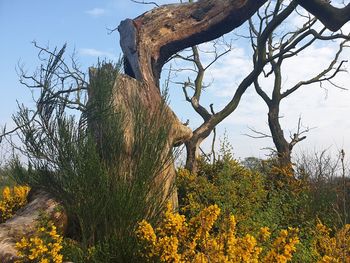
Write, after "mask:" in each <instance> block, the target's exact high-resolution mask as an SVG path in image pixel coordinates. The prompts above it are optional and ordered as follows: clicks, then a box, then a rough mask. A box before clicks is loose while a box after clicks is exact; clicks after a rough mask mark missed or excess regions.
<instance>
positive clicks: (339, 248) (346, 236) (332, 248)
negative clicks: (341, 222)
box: [313, 221, 350, 263]
mask: <svg viewBox="0 0 350 263" xmlns="http://www.w3.org/2000/svg"><path fill="white" fill-rule="evenodd" d="M331 234H332V233H331V229H330V228H328V227H327V226H325V225H324V224H322V223H321V222H320V221H319V222H318V224H317V226H316V231H315V238H314V241H313V251H314V253H315V254H316V257H317V258H318V262H322V263H326V262H350V224H346V225H345V226H344V227H343V228H342V229H340V230H339V231H338V232H336V233H335V234H334V236H332V235H331Z"/></svg>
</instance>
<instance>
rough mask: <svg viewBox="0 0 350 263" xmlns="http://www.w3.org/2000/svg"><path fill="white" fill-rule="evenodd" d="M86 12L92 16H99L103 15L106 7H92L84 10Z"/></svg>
mask: <svg viewBox="0 0 350 263" xmlns="http://www.w3.org/2000/svg"><path fill="white" fill-rule="evenodd" d="M85 13H86V14H88V15H90V16H93V17H99V16H103V15H105V14H106V13H107V11H106V9H104V8H97V7H95V8H93V9H90V10H87V11H85Z"/></svg>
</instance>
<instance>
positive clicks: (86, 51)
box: [79, 48, 117, 60]
mask: <svg viewBox="0 0 350 263" xmlns="http://www.w3.org/2000/svg"><path fill="white" fill-rule="evenodd" d="M79 54H80V55H82V56H89V57H100V58H108V59H114V60H115V59H117V55H116V54H113V53H111V52H107V51H103V50H98V49H94V48H81V49H79Z"/></svg>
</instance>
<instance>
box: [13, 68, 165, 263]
mask: <svg viewBox="0 0 350 263" xmlns="http://www.w3.org/2000/svg"><path fill="white" fill-rule="evenodd" d="M118 74H119V67H118V65H113V64H110V63H105V62H102V63H100V64H99V65H98V67H97V69H95V70H94V76H93V78H92V80H91V83H90V89H91V91H93V92H94V94H93V100H91V101H90V102H89V104H88V105H87V107H86V111H84V112H83V114H82V115H81V117H80V119H79V121H76V118H77V116H70V115H69V114H68V113H69V112H68V113H67V109H66V108H65V105H62V104H59V103H57V104H55V102H54V101H52V100H51V101H44V100H42V101H40V102H39V103H38V104H37V107H38V111H37V113H36V114H37V116H35V120H36V121H35V122H31V121H29V120H30V118H31V116H30V111H29V110H28V109H27V108H25V107H21V108H20V111H19V113H18V114H17V115H16V116H15V117H14V120H15V121H16V124H17V125H18V126H19V127H21V129H20V131H21V139H22V141H23V143H24V146H25V149H24V151H25V152H26V155H27V156H28V159H29V164H30V166H29V169H28V173H22V172H20V169H18V172H17V173H16V179H17V181H18V182H20V183H25V184H28V185H30V186H31V187H32V188H42V189H45V190H46V191H48V192H50V193H51V194H53V195H54V196H55V197H57V199H58V200H60V201H62V203H63V206H64V208H65V209H66V211H67V212H68V216H69V220H70V235H71V236H72V238H74V239H76V240H78V241H79V243H80V244H79V245H70V246H69V248H67V249H66V251H67V255H71V257H74V262H79V261H80V262H87V261H91V262H135V261H137V253H136V252H137V246H136V241H135V237H134V228H135V226H136V224H137V222H138V221H140V220H142V219H147V220H149V221H150V222H154V221H155V219H156V218H157V215H159V214H160V212H161V211H162V208H163V203H164V199H163V191H162V185H163V184H162V183H161V182H160V183H159V184H157V185H155V184H154V181H155V178H156V177H157V176H158V175H159V174H160V172H162V171H163V169H164V165H166V163H167V161H168V158H169V157H170V153H164V149H165V148H166V147H165V145H166V142H167V136H168V129H169V128H168V126H167V124H166V122H165V121H164V116H163V113H164V110H163V108H162V107H163V106H165V105H162V106H160V108H159V109H158V110H159V112H157V111H155V112H152V113H151V112H149V111H148V110H147V109H143V108H141V106H138V105H140V103H139V102H138V101H135V102H134V104H133V105H135V108H134V112H133V115H134V118H135V122H134V125H133V131H132V132H133V134H132V136H133V138H134V142H133V144H132V149H131V152H132V159H130V160H128V159H127V158H126V155H125V147H124V146H125V138H124V131H123V127H124V121H125V120H124V113H123V112H121V111H120V110H119V109H115V108H114V107H113V102H112V98H113V92H117V91H116V90H114V87H115V86H114V84H115V80H116V79H117V76H118ZM131 160H132V161H131ZM128 161H129V162H128ZM17 167H19V166H17ZM75 244H77V243H75ZM89 248H93V250H94V251H95V252H94V253H95V256H93V255H90V256H88V252H87V251H88V249H89ZM72 251H73V252H72ZM74 251H75V252H74ZM79 254H80V256H79ZM72 259H73V258H72Z"/></svg>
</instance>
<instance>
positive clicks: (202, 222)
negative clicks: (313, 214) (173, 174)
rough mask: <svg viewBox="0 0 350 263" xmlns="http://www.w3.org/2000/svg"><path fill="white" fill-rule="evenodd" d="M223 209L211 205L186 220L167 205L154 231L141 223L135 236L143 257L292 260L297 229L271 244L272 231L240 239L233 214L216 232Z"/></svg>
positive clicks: (161, 259) (159, 259) (283, 233)
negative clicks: (217, 221) (215, 225)
mask: <svg viewBox="0 0 350 263" xmlns="http://www.w3.org/2000/svg"><path fill="white" fill-rule="evenodd" d="M219 214H220V209H219V207H218V206H217V205H211V206H209V207H207V208H205V209H203V210H202V211H201V212H200V213H199V214H198V215H197V216H195V217H193V218H191V219H190V220H186V218H185V217H184V216H183V215H180V214H178V213H172V208H171V206H168V209H167V211H166V212H165V215H164V219H163V221H162V222H161V223H160V225H159V227H158V228H156V229H154V228H153V227H152V226H151V225H150V224H149V223H148V222H146V221H145V220H143V221H141V222H140V223H139V226H138V228H137V230H136V235H137V237H138V239H139V241H140V244H141V247H142V251H141V254H142V256H143V258H144V259H145V260H147V261H148V262H183V263H185V262H220V263H221V262H222V263H224V262H227V263H228V262H278V263H284V262H288V261H290V260H291V259H292V255H293V253H294V252H295V251H296V245H297V244H298V243H299V239H298V236H297V232H298V231H297V229H294V228H289V229H288V230H282V231H281V232H280V234H279V236H278V237H277V238H276V239H275V240H274V241H273V242H272V243H271V242H270V231H269V229H268V228H266V227H264V228H261V230H260V235H259V237H258V238H255V237H254V236H253V235H250V234H246V235H245V236H242V237H240V236H239V235H238V234H237V230H236V220H235V217H234V216H233V215H231V216H230V217H229V218H227V220H226V221H225V222H224V223H223V224H221V225H220V227H219V229H218V230H216V229H214V227H213V226H214V223H215V222H216V220H217V219H218V216H219Z"/></svg>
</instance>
